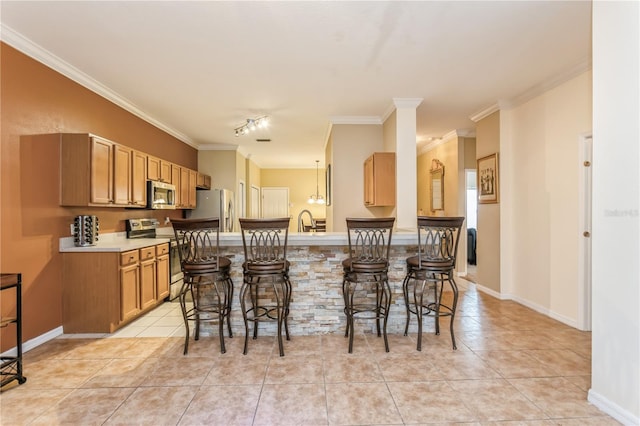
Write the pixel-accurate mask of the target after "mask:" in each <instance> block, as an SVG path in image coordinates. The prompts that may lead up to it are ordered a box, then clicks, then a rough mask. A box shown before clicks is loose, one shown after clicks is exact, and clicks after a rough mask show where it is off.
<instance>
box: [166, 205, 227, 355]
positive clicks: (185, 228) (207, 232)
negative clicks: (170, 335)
mask: <svg viewBox="0 0 640 426" xmlns="http://www.w3.org/2000/svg"><path fill="white" fill-rule="evenodd" d="M171 225H172V226H173V230H174V233H175V236H176V240H177V243H178V244H177V247H178V253H179V256H180V264H181V265H182V273H183V274H184V283H183V284H182V288H181V289H180V294H179V299H180V307H181V308H182V316H183V318H184V325H185V327H186V329H187V335H186V337H185V341H184V354H185V355H186V354H187V352H188V350H189V321H194V322H195V323H196V325H195V333H194V338H195V340H198V339H199V338H200V322H202V321H208V322H218V334H219V336H220V351H221V352H222V353H225V352H226V349H225V346H224V322H225V320H226V321H227V328H228V331H229V337H233V333H232V331H231V318H230V316H231V301H232V297H233V281H231V275H230V270H231V261H230V260H229V258H227V257H224V256H220V254H219V243H220V240H219V229H220V220H219V219H218V218H212V219H172V220H171ZM188 297H190V299H191V300H192V302H193V305H192V307H191V308H188V307H187V298H188Z"/></svg>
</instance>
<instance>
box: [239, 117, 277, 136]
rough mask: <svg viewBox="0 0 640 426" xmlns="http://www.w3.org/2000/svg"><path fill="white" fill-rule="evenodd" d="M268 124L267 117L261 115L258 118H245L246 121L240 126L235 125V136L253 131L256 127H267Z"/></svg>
mask: <svg viewBox="0 0 640 426" xmlns="http://www.w3.org/2000/svg"><path fill="white" fill-rule="evenodd" d="M268 124H269V117H267V116H266V115H263V116H262V117H258V118H247V122H246V123H244V124H243V125H242V126H240V127H236V129H235V131H236V137H238V136H240V135H246V134H247V133H250V132H253V131H254V130H256V129H262V128H265V127H267V125H268Z"/></svg>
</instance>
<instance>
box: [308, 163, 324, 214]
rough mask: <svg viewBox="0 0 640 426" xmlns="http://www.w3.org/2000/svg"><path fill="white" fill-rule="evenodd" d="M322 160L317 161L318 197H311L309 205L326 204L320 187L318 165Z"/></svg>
mask: <svg viewBox="0 0 640 426" xmlns="http://www.w3.org/2000/svg"><path fill="white" fill-rule="evenodd" d="M319 162H320V160H316V195H313V194H312V195H310V196H309V199H308V200H307V203H309V204H324V197H323V196H322V195H320V186H319V181H318V163H319Z"/></svg>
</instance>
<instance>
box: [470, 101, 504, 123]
mask: <svg viewBox="0 0 640 426" xmlns="http://www.w3.org/2000/svg"><path fill="white" fill-rule="evenodd" d="M499 110H500V105H499V104H498V103H495V104H493V105H490V106H488V107H486V108H484V109H481V110H480V111H478V112H476V113H474V114H471V115H470V116H469V118H470V119H471V121H473V122H474V123H477V122H478V121H480V120H482V119H483V118H485V117H488V116H490V115H491V114H493V113H494V112H496V111H499Z"/></svg>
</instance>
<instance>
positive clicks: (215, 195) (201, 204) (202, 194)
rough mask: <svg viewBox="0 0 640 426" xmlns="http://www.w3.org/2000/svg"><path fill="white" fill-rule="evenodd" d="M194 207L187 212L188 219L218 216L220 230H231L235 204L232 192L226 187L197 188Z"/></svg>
mask: <svg viewBox="0 0 640 426" xmlns="http://www.w3.org/2000/svg"><path fill="white" fill-rule="evenodd" d="M196 197H197V198H196V208H195V209H193V210H191V211H190V212H187V218H189V219H205V218H210V217H217V218H220V232H233V228H234V222H235V206H234V198H233V192H231V191H229V190H228V189H210V190H208V191H204V190H198V191H197V193H196Z"/></svg>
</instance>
